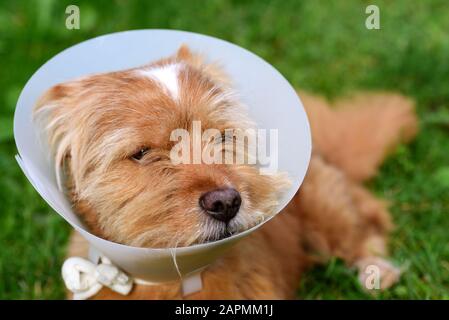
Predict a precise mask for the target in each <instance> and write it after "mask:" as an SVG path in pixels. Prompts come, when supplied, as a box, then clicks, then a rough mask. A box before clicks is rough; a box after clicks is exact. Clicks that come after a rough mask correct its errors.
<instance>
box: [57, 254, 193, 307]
mask: <svg viewBox="0 0 449 320" xmlns="http://www.w3.org/2000/svg"><path fill="white" fill-rule="evenodd" d="M62 278H63V279H64V283H65V286H66V287H67V289H68V290H70V291H71V292H72V293H73V299H74V300H86V299H89V298H91V297H93V296H94V295H96V294H97V293H98V292H99V291H100V290H101V289H102V288H103V286H106V287H108V288H110V289H111V290H113V291H115V292H117V293H120V294H122V295H128V294H129V293H130V292H131V290H132V288H133V285H134V283H135V284H138V285H147V286H149V285H158V283H153V282H149V281H145V280H142V279H137V278H131V277H130V276H128V275H127V274H126V273H124V272H123V271H122V270H120V269H119V268H117V267H116V266H115V265H113V264H112V262H111V261H110V260H109V259H108V258H106V257H104V256H101V257H100V259H99V263H98V264H94V263H93V262H91V261H89V260H87V259H84V258H80V257H70V258H68V259H67V260H65V262H64V264H63V265H62ZM181 281H182V294H183V296H186V295H189V294H191V293H194V292H198V291H201V289H202V281H201V271H200V272H197V273H194V274H192V275H189V276H187V277H185V278H182V279H181Z"/></svg>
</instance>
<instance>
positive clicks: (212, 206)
mask: <svg viewBox="0 0 449 320" xmlns="http://www.w3.org/2000/svg"><path fill="white" fill-rule="evenodd" d="M241 204H242V198H241V197H240V193H239V192H238V191H237V190H235V189H234V188H222V189H216V190H212V191H209V192H206V193H205V194H203V195H202V196H201V197H200V206H201V207H202V208H203V209H204V210H206V211H207V213H208V214H210V215H211V216H212V217H213V218H215V219H217V220H220V221H223V222H228V221H229V220H231V219H232V218H234V217H235V215H236V214H237V212H238V211H239V209H240V205H241Z"/></svg>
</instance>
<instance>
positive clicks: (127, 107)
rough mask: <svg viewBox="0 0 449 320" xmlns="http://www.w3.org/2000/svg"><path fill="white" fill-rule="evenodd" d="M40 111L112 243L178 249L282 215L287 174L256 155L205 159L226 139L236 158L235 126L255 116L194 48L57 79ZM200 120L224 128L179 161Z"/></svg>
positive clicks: (58, 155) (79, 198) (93, 219)
mask: <svg viewBox="0 0 449 320" xmlns="http://www.w3.org/2000/svg"><path fill="white" fill-rule="evenodd" d="M35 113H36V114H35V115H36V117H37V119H39V120H40V121H41V123H42V124H43V126H44V127H45V129H46V131H47V133H48V136H49V141H50V145H51V146H52V148H53V150H54V155H55V162H56V166H57V172H63V173H64V176H65V177H66V182H65V184H66V186H67V187H68V190H69V191H70V196H71V199H72V201H73V203H74V207H75V210H76V211H77V212H78V213H79V214H80V215H81V216H82V217H83V218H84V221H85V222H86V224H87V225H88V226H89V227H90V228H91V230H92V231H93V232H94V233H96V234H97V235H99V236H101V237H104V238H106V239H108V240H111V241H115V242H119V243H123V244H127V245H134V246H145V247H174V246H187V245H191V244H195V243H203V242H207V241H213V240H218V239H222V238H224V237H227V236H229V235H231V234H234V233H237V232H240V231H243V230H246V229H248V228H250V227H252V226H254V225H256V224H257V223H259V222H261V221H262V220H263V219H265V218H266V217H268V216H270V215H271V214H273V211H274V210H275V208H276V206H277V203H278V198H279V196H280V192H281V190H283V189H284V187H285V179H284V178H279V176H273V175H271V176H267V175H261V174H260V173H259V170H258V168H256V167H255V166H254V165H249V164H248V163H246V162H245V163H243V164H242V163H240V164H220V163H217V162H214V163H209V162H208V163H205V161H204V159H203V158H202V157H201V155H202V154H204V150H205V149H207V146H211V145H214V146H215V145H217V141H219V142H220V145H221V146H222V149H221V150H222V151H223V153H222V155H221V156H220V157H223V156H224V155H225V154H227V153H228V154H229V152H230V153H231V154H232V155H233V157H234V156H235V157H236V156H237V153H238V151H236V150H237V149H238V148H231V151H229V148H228V147H229V146H236V144H237V143H236V141H235V136H233V135H229V134H228V133H227V132H228V131H226V132H225V130H226V129H233V128H234V129H240V130H245V129H248V128H251V127H252V123H251V121H249V120H248V119H247V116H246V114H245V110H244V109H242V106H241V104H240V103H239V101H238V100H237V99H236V96H235V94H234V93H233V90H232V88H231V86H230V83H229V81H228V78H227V77H226V75H225V74H224V73H223V72H222V71H221V70H220V69H219V68H218V67H217V66H215V65H213V64H206V63H204V62H203V60H202V59H201V57H199V56H198V55H195V54H192V53H191V52H190V51H189V49H188V48H187V47H181V48H180V49H179V50H178V52H177V53H176V54H175V55H173V56H171V57H168V58H166V59H162V60H159V61H156V62H154V63H152V64H149V65H146V66H143V67H139V68H134V69H129V70H125V71H119V72H110V73H105V74H97V75H91V76H87V77H84V78H81V79H77V80H74V81H71V82H67V83H63V84H60V85H57V86H55V87H53V88H51V89H50V90H49V91H48V92H47V93H46V94H45V95H44V96H43V97H42V98H41V100H40V101H39V102H38V105H37V107H36V109H35ZM195 123H197V124H200V126H201V130H202V132H205V131H207V130H208V129H214V130H215V131H212V132H215V134H214V135H212V136H211V137H212V139H207V141H205V140H204V139H201V138H200V140H199V141H196V142H195V141H192V143H191V144H190V145H189V144H187V146H189V147H188V148H187V150H186V149H185V148H184V149H183V150H182V152H183V153H185V152H187V154H189V151H191V154H190V155H188V156H187V158H188V159H189V160H192V161H191V162H188V163H186V162H180V163H175V162H174V161H173V157H172V155H173V150H174V148H175V147H176V148H177V147H179V145H180V143H179V141H176V139H173V137H174V135H173V133H174V132H179V130H181V132H186V133H192V134H193V136H194V133H193V132H192V131H193V129H194V124H195ZM217 133H218V135H217ZM175 136H176V135H175ZM178 138H179V137H178ZM192 140H195V138H192ZM244 141H247V140H244ZM195 143H196V144H195ZM195 145H196V146H198V145H199V146H200V150H198V147H196V150H195ZM184 146H185V144H184ZM245 150H246V149H245ZM198 152H199V154H200V161H198V159H196V161H195V159H194V158H195V157H198ZM214 152H216V154H218V152H217V151H214ZM216 154H215V155H216ZM234 159H235V158H234ZM245 159H248V157H246V156H245Z"/></svg>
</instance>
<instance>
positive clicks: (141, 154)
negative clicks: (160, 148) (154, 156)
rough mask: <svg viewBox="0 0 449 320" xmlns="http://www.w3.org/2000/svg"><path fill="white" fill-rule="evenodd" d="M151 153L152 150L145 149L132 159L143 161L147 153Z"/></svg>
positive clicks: (135, 154)
mask: <svg viewBox="0 0 449 320" xmlns="http://www.w3.org/2000/svg"><path fill="white" fill-rule="evenodd" d="M148 151H150V148H147V147H143V148H141V149H140V150H139V151H137V152H136V153H134V154H133V155H132V156H131V158H132V159H134V160H141V159H142V158H143V157H144V156H145V155H146V154H147V153H148Z"/></svg>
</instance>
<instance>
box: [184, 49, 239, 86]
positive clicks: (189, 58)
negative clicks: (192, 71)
mask: <svg viewBox="0 0 449 320" xmlns="http://www.w3.org/2000/svg"><path fill="white" fill-rule="evenodd" d="M175 59H176V60H179V61H183V62H185V63H187V64H189V65H190V66H192V67H194V68H197V69H201V70H202V71H203V72H204V73H206V74H207V75H208V76H209V77H210V78H211V79H213V80H214V81H217V82H219V83H221V84H222V85H225V86H230V85H231V80H230V78H229V76H228V75H227V74H226V72H225V71H224V70H223V67H222V66H221V65H220V63H219V62H207V61H206V59H205V58H204V57H203V56H202V55H201V54H199V53H196V52H192V50H190V48H189V47H188V46H187V45H186V44H182V45H181V46H180V47H179V49H178V51H177V52H176V54H175Z"/></svg>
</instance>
